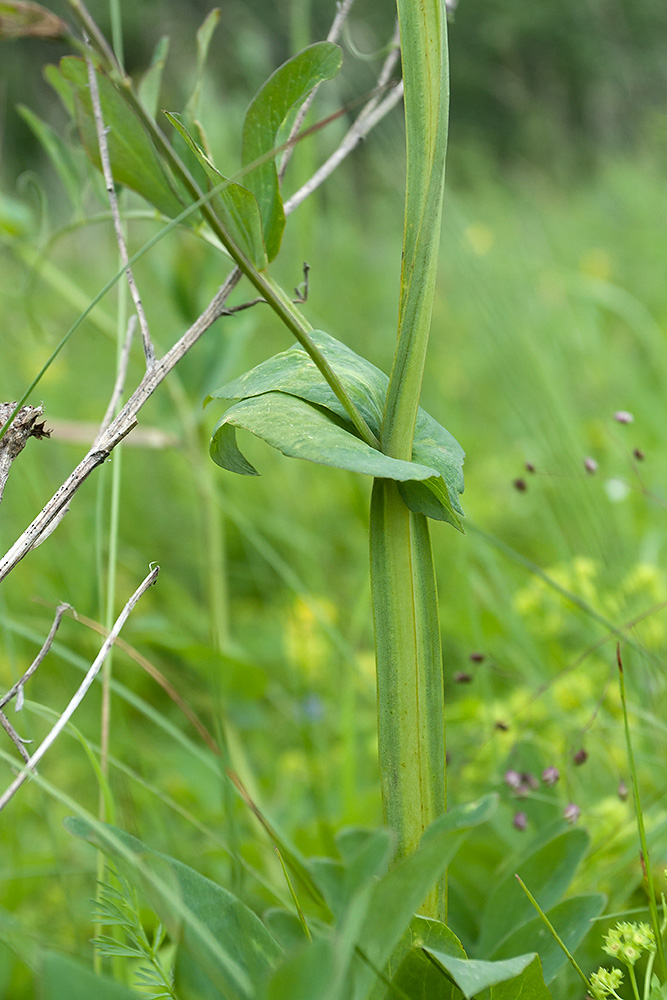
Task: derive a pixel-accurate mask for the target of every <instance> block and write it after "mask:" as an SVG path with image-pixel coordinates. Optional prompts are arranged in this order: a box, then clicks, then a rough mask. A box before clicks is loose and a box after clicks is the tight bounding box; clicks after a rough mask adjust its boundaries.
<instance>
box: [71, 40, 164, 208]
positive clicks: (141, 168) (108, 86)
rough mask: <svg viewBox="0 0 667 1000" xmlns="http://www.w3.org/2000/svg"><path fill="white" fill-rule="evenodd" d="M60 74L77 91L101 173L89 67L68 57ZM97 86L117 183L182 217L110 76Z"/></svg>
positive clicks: (90, 150) (78, 111)
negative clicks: (89, 85) (89, 83)
mask: <svg viewBox="0 0 667 1000" xmlns="http://www.w3.org/2000/svg"><path fill="white" fill-rule="evenodd" d="M60 72H61V74H62V76H63V77H64V78H65V79H66V80H67V81H68V82H69V83H70V84H71V86H72V89H73V93H74V108H75V117H76V123H77V126H78V128H79V132H80V134H81V141H82V143H83V146H84V149H85V150H86V152H87V154H88V156H89V157H90V159H91V160H92V161H93V163H94V164H95V166H96V167H98V168H100V169H101V164H100V152H99V147H98V142H97V131H96V129H95V120H94V117H93V108H92V103H91V100H90V90H89V87H88V70H87V67H86V64H85V62H84V60H83V59H79V58H78V57H76V56H65V58H64V59H61V60H60ZM97 85H98V87H99V92H100V103H101V106H102V117H103V119H104V124H105V127H106V128H107V129H108V135H107V141H108V145H109V159H110V160H111V169H112V172H113V176H114V180H115V181H116V182H117V183H119V184H124V185H125V186H126V187H129V188H131V189H132V190H133V191H136V192H137V193H138V194H140V195H141V196H142V197H143V198H145V199H146V201H148V202H150V203H151V205H154V206H155V208H157V209H158V211H160V212H162V213H164V215H169V216H172V217H173V216H175V215H178V214H179V213H180V212H182V210H183V204H182V203H181V202H180V200H179V199H178V197H177V196H176V194H175V192H174V190H173V189H172V187H171V184H170V182H169V180H168V178H167V175H166V174H165V172H164V170H163V169H162V165H161V163H160V160H159V158H158V155H157V153H156V151H155V149H154V147H153V144H152V142H151V141H150V139H149V138H148V136H147V134H146V132H145V131H144V128H143V126H142V125H141V123H140V122H139V120H138V119H137V118H136V116H135V115H134V113H133V112H132V111H131V110H130V108H129V107H128V106H127V104H126V103H125V101H124V100H123V98H122V97H121V96H120V94H119V93H118V91H117V90H116V88H115V87H114V86H113V84H112V83H111V81H110V80H108V79H107V77H106V76H104V75H103V74H101V73H97Z"/></svg>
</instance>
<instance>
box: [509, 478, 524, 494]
mask: <svg viewBox="0 0 667 1000" xmlns="http://www.w3.org/2000/svg"><path fill="white" fill-rule="evenodd" d="M512 485H513V486H514V489H515V490H518V491H519V493H525V492H526V490H527V489H528V485H527V483H526V480H525V479H515V480H514V482H513V484H512Z"/></svg>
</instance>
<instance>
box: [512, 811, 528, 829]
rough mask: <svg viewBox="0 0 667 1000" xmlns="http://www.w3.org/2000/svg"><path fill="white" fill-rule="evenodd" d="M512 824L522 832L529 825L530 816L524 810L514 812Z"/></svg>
mask: <svg viewBox="0 0 667 1000" xmlns="http://www.w3.org/2000/svg"><path fill="white" fill-rule="evenodd" d="M512 826H513V827H514V829H515V830H520V831H521V833H523V831H524V830H525V829H526V827H527V826H528V817H527V816H526V814H525V813H524V812H519V813H514V819H513V820H512Z"/></svg>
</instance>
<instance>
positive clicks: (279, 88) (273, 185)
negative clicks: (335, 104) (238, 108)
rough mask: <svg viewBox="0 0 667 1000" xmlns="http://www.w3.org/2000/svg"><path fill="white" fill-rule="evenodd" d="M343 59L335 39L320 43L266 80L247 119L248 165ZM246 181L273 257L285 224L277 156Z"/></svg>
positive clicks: (271, 143)
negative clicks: (291, 113) (253, 197)
mask: <svg viewBox="0 0 667 1000" xmlns="http://www.w3.org/2000/svg"><path fill="white" fill-rule="evenodd" d="M341 62H342V54H341V50H340V49H339V47H338V46H337V45H334V44H333V42H316V44H315V45H309V46H308V48H307V49H304V50H303V52H299V54H298V55H296V56H293V58H292V59H288V61H287V62H286V63H283V65H282V66H280V67H279V68H278V69H277V70H276V71H275V73H273V74H272V75H271V76H270V77H269V79H268V80H267V81H266V83H265V84H264V86H263V87H262V88H261V90H260V91H259V92H258V93H257V95H256V96H255V97H254V98H253V99H252V101H251V103H250V106H249V107H248V110H247V111H246V115H245V119H244V122H243V166H244V167H245V166H248V164H251V163H254V161H255V160H258V159H260V158H261V157H262V156H265V155H266V154H267V153H270V152H271V150H272V149H273V148H274V146H275V145H276V139H277V136H278V132H279V131H280V129H281V128H282V126H283V125H284V123H285V120H286V119H287V118H288V116H289V114H290V112H291V111H293V110H295V109H297V108H299V107H300V105H301V104H302V103H303V102H304V100H305V99H306V97H307V96H308V94H309V93H310V92H311V90H312V89H313V88H314V87H316V86H317V85H318V84H319V83H321V82H322V81H323V80H331V79H332V78H333V77H334V76H335V75H336V73H337V72H338V70H339V69H340V66H341ZM245 184H246V186H247V187H248V188H250V190H251V191H252V192H253V193H254V195H255V197H256V198H257V201H258V203H259V209H260V213H261V216H262V224H263V227H264V243H265V245H266V253H267V256H268V258H269V260H270V261H271V260H273V258H274V257H275V256H276V254H277V253H278V250H279V249H280V242H281V240H282V236H283V229H284V228H285V212H284V210H283V202H282V198H281V197H280V187H279V185H278V171H277V170H276V163H275V158H272V159H270V160H268V161H267V162H266V163H262V164H260V166H258V167H255V168H254V169H253V170H251V171H250V172H249V173H248V174H247V175H246V178H245Z"/></svg>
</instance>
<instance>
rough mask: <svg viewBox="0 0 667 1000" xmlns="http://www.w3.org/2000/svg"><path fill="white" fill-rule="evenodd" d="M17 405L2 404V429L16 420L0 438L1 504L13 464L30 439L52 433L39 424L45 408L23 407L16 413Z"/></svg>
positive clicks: (0, 415)
mask: <svg viewBox="0 0 667 1000" xmlns="http://www.w3.org/2000/svg"><path fill="white" fill-rule="evenodd" d="M16 406H17V403H16V401H14V402H13V403H0V429H4V427H5V425H6V424H7V421H8V420H11V418H12V414H14V419H13V420H12V422H11V424H10V425H9V427H7V429H6V430H5V432H4V434H3V436H2V437H1V438H0V502H2V494H3V493H4V491H5V483H6V482H7V479H8V477H9V470H10V469H11V467H12V462H13V461H14V459H15V458H17V457H18V456H19V455H20V454H21V452H22V451H23V449H24V448H25V446H26V442H27V440H28V438H29V437H36V438H43V437H49V435H50V431H47V430H46V428H45V426H44V421H42V423H41V424H38V423H37V418H38V417H42V416H43V415H44V407H43V406H22V407H21V408H20V409H19V410H18V411H16V413H15V412H14V411H15V410H16Z"/></svg>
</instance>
